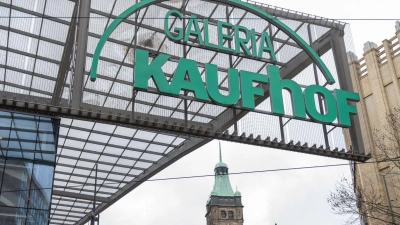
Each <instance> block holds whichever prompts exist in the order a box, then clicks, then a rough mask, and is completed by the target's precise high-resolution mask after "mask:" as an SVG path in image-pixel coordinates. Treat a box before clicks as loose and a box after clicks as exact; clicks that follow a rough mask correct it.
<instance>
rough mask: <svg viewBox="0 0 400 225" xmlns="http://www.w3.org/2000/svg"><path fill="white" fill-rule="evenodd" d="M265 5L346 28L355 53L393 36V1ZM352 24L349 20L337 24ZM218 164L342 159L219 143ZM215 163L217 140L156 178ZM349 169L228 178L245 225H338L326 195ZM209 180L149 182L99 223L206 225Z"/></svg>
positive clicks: (295, 0)
mask: <svg viewBox="0 0 400 225" xmlns="http://www.w3.org/2000/svg"><path fill="white" fill-rule="evenodd" d="M264 3H267V4H270V5H275V6H279V7H283V8H288V9H292V10H296V11H300V12H305V13H309V14H314V15H318V16H322V17H327V18H332V19H339V20H342V21H345V22H348V23H350V25H351V29H352V33H353V40H354V43H355V44H354V47H355V50H356V54H357V55H358V56H359V57H360V56H362V53H363V50H362V48H363V44H364V43H365V42H366V41H374V42H375V43H377V44H378V45H381V43H382V42H381V41H382V40H383V39H390V38H392V37H393V36H394V35H395V29H394V25H395V21H394V20H379V21H371V20H363V19H385V18H386V19H390V18H396V17H397V18H399V17H400V16H399V15H400V14H399V6H400V3H399V2H398V0H381V1H366V0H363V1H361V0H357V1H356V0H334V1H326V0H323V1H321V0H318V1H317V0H286V1H283V0H270V1H264ZM343 19H352V20H343ZM222 148H223V161H224V162H225V163H227V164H228V166H229V171H230V172H241V171H254V170H266V169H278V168H288V167H300V166H313V165H326V164H341V163H347V161H343V160H335V159H330V158H326V157H319V156H311V155H306V154H299V153H292V152H287V151H282V150H276V149H267V148H259V147H253V146H248V145H240V144H234V143H229V142H222ZM217 162H218V142H216V141H213V142H211V143H209V144H207V145H205V146H203V147H202V148H200V149H198V150H196V151H194V152H193V153H191V154H189V155H187V156H186V157H184V158H182V159H180V160H179V161H177V162H176V163H175V164H173V165H171V166H170V167H168V168H167V169H165V170H164V171H162V172H160V173H159V174H158V175H156V176H155V177H153V179H155V178H165V177H179V176H190V175H204V174H213V169H214V166H215V164H216V163H217ZM341 176H348V177H349V176H350V173H349V167H348V166H340V167H329V168H318V169H306V170H293V171H281V172H269V173H256V174H246V175H231V176H230V180H231V184H232V186H233V187H235V186H238V188H239V190H240V191H241V193H242V196H243V197H242V201H243V204H244V220H245V224H247V225H274V224H275V223H277V224H278V225H303V224H304V225H306V224H307V225H314V224H316V225H317V224H318V225H320V224H324V225H338V224H342V223H343V222H344V221H345V220H346V219H347V218H346V217H341V216H337V215H334V214H333V213H332V212H331V210H330V208H329V205H328V204H327V200H326V199H327V197H328V195H329V192H330V191H331V190H334V187H335V183H336V182H337V181H338V180H339V179H340V177H341ZM213 183H214V179H213V177H207V178H194V179H182V180H170V181H149V182H145V183H144V184H142V185H141V186H140V187H138V188H137V189H135V190H133V191H132V192H131V193H130V194H128V195H127V196H126V197H125V198H123V199H122V200H120V201H119V202H117V203H116V204H114V205H113V206H111V207H110V208H109V209H107V210H106V211H105V212H104V213H102V214H101V224H102V225H131V224H140V225H156V224H163V225H205V224H206V220H205V217H204V215H205V213H206V208H205V205H206V201H207V198H208V197H209V194H210V192H211V190H212V187H213Z"/></svg>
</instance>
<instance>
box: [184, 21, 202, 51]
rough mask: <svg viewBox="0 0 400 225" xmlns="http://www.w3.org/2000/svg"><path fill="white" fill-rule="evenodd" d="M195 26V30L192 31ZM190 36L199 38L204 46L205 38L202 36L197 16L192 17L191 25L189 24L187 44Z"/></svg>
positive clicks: (186, 37) (186, 35) (186, 36)
mask: <svg viewBox="0 0 400 225" xmlns="http://www.w3.org/2000/svg"><path fill="white" fill-rule="evenodd" d="M193 26H194V30H192V27H193ZM190 35H193V36H197V38H198V39H199V44H200V45H204V42H203V37H202V36H201V30H200V27H199V22H198V21H197V16H196V15H191V16H190V19H189V24H188V27H187V29H186V34H185V41H186V42H187V41H188V40H189V37H190Z"/></svg>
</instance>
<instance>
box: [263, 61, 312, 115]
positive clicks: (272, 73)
mask: <svg viewBox="0 0 400 225" xmlns="http://www.w3.org/2000/svg"><path fill="white" fill-rule="evenodd" d="M268 75H269V79H270V96H271V97H270V98H271V107H272V111H273V112H274V113H277V114H281V115H284V114H285V108H284V103H283V96H282V90H283V89H286V90H288V91H289V92H290V94H291V97H292V107H293V113H294V115H295V116H297V117H300V118H306V109H305V106H304V99H303V92H302V90H301V87H300V85H299V84H297V83H296V82H295V81H293V80H281V77H280V75H279V68H278V67H277V66H275V65H269V66H268Z"/></svg>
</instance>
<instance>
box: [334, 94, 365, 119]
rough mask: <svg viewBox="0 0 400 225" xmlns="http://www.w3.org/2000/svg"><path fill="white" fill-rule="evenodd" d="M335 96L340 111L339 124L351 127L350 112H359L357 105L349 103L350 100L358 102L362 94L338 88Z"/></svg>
mask: <svg viewBox="0 0 400 225" xmlns="http://www.w3.org/2000/svg"><path fill="white" fill-rule="evenodd" d="M335 96H336V101H337V108H338V111H339V124H340V125H344V126H347V127H349V126H351V119H350V114H357V107H356V106H355V105H349V104H348V101H353V102H358V101H360V95H359V94H358V93H355V92H349V91H344V90H339V89H336V90H335Z"/></svg>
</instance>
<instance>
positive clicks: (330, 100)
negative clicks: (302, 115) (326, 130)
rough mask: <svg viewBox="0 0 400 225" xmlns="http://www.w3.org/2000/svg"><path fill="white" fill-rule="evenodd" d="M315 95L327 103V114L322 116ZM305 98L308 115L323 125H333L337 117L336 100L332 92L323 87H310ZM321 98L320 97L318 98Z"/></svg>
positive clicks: (305, 91) (306, 90)
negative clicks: (321, 97)
mask: <svg viewBox="0 0 400 225" xmlns="http://www.w3.org/2000/svg"><path fill="white" fill-rule="evenodd" d="M315 94H320V95H322V96H323V98H324V101H325V108H326V111H327V112H326V113H325V114H322V113H320V112H319V111H318V110H317V108H316V107H317V104H316V102H315ZM304 98H305V101H306V108H307V115H308V116H309V117H310V118H312V119H314V120H316V121H318V122H322V123H332V122H333V121H334V120H335V119H336V117H337V111H336V100H335V97H334V96H333V94H332V92H330V91H329V90H328V89H326V88H325V87H323V86H319V85H310V86H308V87H307V88H306V89H305V90H304ZM318 98H319V96H318Z"/></svg>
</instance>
